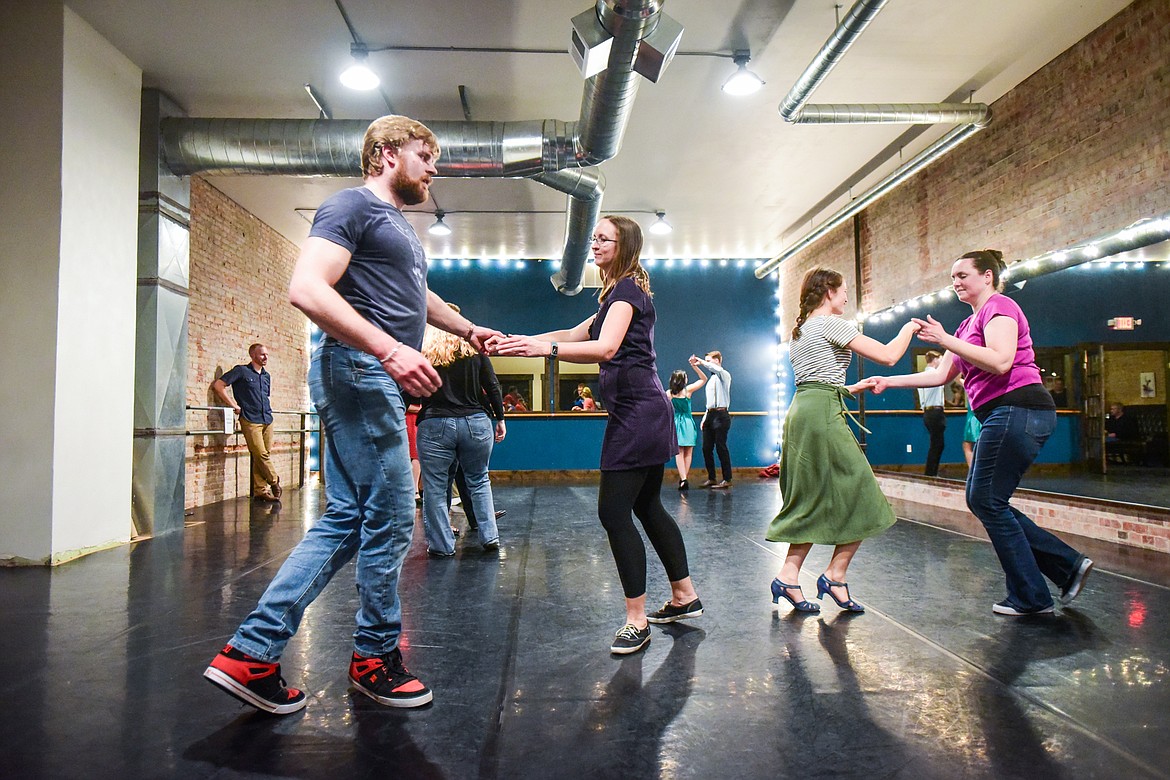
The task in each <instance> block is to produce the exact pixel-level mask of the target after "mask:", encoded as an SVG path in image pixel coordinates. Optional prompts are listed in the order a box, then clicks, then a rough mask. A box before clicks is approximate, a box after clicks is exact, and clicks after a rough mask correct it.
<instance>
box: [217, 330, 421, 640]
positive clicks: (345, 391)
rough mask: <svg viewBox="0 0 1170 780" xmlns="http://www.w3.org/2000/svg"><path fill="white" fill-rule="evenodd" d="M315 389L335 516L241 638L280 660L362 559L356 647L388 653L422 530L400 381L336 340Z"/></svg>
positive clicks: (320, 353) (316, 373)
mask: <svg viewBox="0 0 1170 780" xmlns="http://www.w3.org/2000/svg"><path fill="white" fill-rule="evenodd" d="M309 392H310V393H311V395H312V398H313V403H314V404H316V406H317V412H318V413H319V414H320V416H321V424H322V426H323V427H324V428H325V432H326V436H325V474H326V482H325V514H324V515H322V516H321V519H319V520H318V521H317V523H316V524H315V525H314V526H313V527H312V528H310V529H309V531H308V533H306V534H305V537H304V538H303V539H302V540H301V542H300V544H298V545H297V546H296V548H295V549H294V550H293V551H292V553H291V554H290V555H289V557H288V558H287V559H286V560H285V562H284V564H283V565H282V566H281V567H280V570H279V571H278V572H277V573H276V576H275V577H274V578H273V580H272V582H271V584H269V586H268V590H266V591H265V592H264V595H263V596H262V597H261V598H260V603H259V604H258V605H257V606H256V609H255V610H253V612H252V614H250V615H249V616H248V617H247V619H246V620H244V622H243V624H242V625H241V626H240V628H239V629H238V630H237V631H236V634H235V636H233V637H232V639H231V644H232V646H233V647H235V648H237V649H239V650H242V651H243V652H245V653H247V654H248V655H251V656H253V657H255V658H258V659H260V660H262V661H269V662H272V661H276V660H277V659H279V658H280V655H281V653H282V652H283V651H284V647H285V645H286V644H287V643H288V640H289V639H290V638H292V635H293V634H295V633H296V631H297V628H298V627H299V626H300V622H301V617H302V615H303V614H304V612H305V608H306V607H308V606H309V604H311V603H312V601H313V599H315V598H316V597H317V595H318V594H319V593H320V592H321V591H322V590H324V588H325V586H326V585H328V584H329V580H330V579H331V578H332V577H333V575H334V574H336V573H337V572H338V570H339V569H341V567H342V566H344V565H345V564H346V563H348V562H349V560H350V559H351V558H353V556H354V555H355V554H356V555H357V590H358V600H359V607H358V612H357V629H356V630H355V631H354V635H353V637H354V650H356V651H357V652H358V653H360V654H362V655H364V656H378V655H385V654H387V653H389V652H391V651H392V650H393V649H394V648H395V647H397V646H398V636H399V634H401V633H402V606H401V604H400V603H399V601H398V574H399V571H400V569H401V568H402V562H403V561H404V560H405V559H406V553H407V551H408V550H409V549H410V542H411V537H412V536H413V533H414V510H415V506H414V485H413V478H412V475H411V471H410V450H409V447H408V444H407V440H406V419H405V405H404V404H403V401H402V394H401V392H400V390H399V388H398V384H397V383H396V382H395V381H394V380H393V379H391V378H390V375H389V374H387V373H386V370H385V369H383V368H382V366H381V365H380V364H379V363H378V359H377V358H375V357H373V356H372V355H368V354H366V353H364V352H361V351H359V350H356V349H351V348H350V347H346V346H343V345H341V344H338V343H337V342H335V341H331V340H326V342H325V343H324V344H323V345H322V346H321V347H320V348H319V349H318V350H317V351H316V352H315V353H314V354H313V360H312V363H311V365H310V367H309Z"/></svg>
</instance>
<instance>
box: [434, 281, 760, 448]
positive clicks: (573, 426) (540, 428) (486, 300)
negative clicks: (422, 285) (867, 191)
mask: <svg viewBox="0 0 1170 780" xmlns="http://www.w3.org/2000/svg"><path fill="white" fill-rule="evenodd" d="M519 265H520V266H522V267H518V264H517V263H516V262H515V261H510V262H509V263H507V264H506V267H504V266H503V264H500V263H497V262H487V263H484V262H479V261H473V262H472V263H471V264H470V265H469V266H466V267H465V266H463V265H462V263H460V262H459V261H454V262H450V263H448V262H444V261H441V260H440V261H432V262H431V268H430V272H429V274H428V277H427V282H428V284H429V286H430V287H431V289H433V290H434V291H435V292H436V293H438V294H439V295H440V296H442V297H443V298H444V299H445V300H448V301H451V302H453V303H456V304H458V305H459V306H460V308H461V309H462V310H463V313H464V314H465V315H467V316H468V317H470V318H471V319H472V320H474V321H475V322H477V323H481V324H483V325H486V326H489V327H493V328H497V329H499V330H501V331H504V332H505V333H540V332H544V331H548V330H556V329H559V328H567V327H571V326H573V325H576V324H577V323H579V322H581V321H582V320H584V319H586V318H588V317H590V316H591V315H592V314H593V313H594V312H596V311H597V298H596V294H597V291H596V290H588V289H586V290H583V291H582V292H581V293H580V294H579V295H576V296H573V297H568V296H564V295H561V294H559V293H557V292H556V290H555V289H553V286H552V284H551V283H550V282H549V277H550V276H552V274H553V273H554V268H553V265H552V263H550V262H536V261H525V262H524V263H522V264H519ZM754 265H755V263H754V262H748V263H746V264H745V265H744V266H743V267H737V265H736V262H735V261H728V263H727V265H721V264H720V262H719V261H711V262H710V263H709V265H707V266H706V267H704V266H703V265H701V264H700V263H699V262H698V261H694V262H692V263H690V264H689V265H683V264H682V263H681V262H680V261H675V262H674V263H673V264H672V265H671V266H664V265H663V264H662V263H661V262H651V264H650V265H649V269H648V270H649V271H650V278H651V287H652V289H653V291H654V307H655V310H656V311H657V314H658V322H657V325H656V328H655V348H656V351H657V354H658V369H659V376H660V377H661V378H662V380H663V384H666V380H667V379H668V378H669V376H670V372H671V370H673V369H676V368H677V369H684V368H687V358H688V357H690V355H691V354H692V353H695V354H699V355H702V354H704V353H705V352H707V351H710V350H719V351H720V352H722V353H723V362H724V365H725V366H726V367H727V369H728V370H729V371H730V372H731V373H732V390H731V394H732V411H733V412H769V411H770V410H771V409H772V399H773V392H774V390H773V381H772V380H773V377H774V373H775V369H774V361H775V354H776V352H775V349H776V332H775V324H774V317H775V314H774V310H775V291H776V286H775V281H774V280H766V281H761V280H758V279H756V278H755V276H754V275H753V274H752V268H753V267H754ZM693 401H694V408H695V410H696V411H700V412H701V411H702V410H703V408H704V401H705V396H704V394H703V392H702V391H700V392H699V393H697V394H696V395H695V397H694V399H693ZM773 425H774V424H773V420H772V419H771V418H770V417H768V416H752V417H743V416H735V417H733V421H732V427H731V434H730V436H729V441H728V446H729V448H730V449H731V454H732V462H733V463H734V464H735V465H736V466H764V465H767V464H768V463H771V462H773V461H774V449H775V446H774V442H773V441H772V439H773V433H772V430H773ZM604 426H605V420H604V418H599V417H574V416H571V415H568V414H565V415H559V416H555V417H553V418H549V417H545V416H535V415H534V416H532V417H527V416H524V415H517V416H514V417H511V418H509V420H508V437H507V439H505V441H504V443H503V444H502V445H500V446H499V447H497V448H496V451H495V453H494V454H493V456H492V468H493V469H503V470H531V469H592V468H597V464H598V461H599V458H600V452H601V435H602V431H603V429H604ZM701 461H702V457H701V455H700V454H699V453H696V454H695V463H696V466H698V465H699V464H700V463H701Z"/></svg>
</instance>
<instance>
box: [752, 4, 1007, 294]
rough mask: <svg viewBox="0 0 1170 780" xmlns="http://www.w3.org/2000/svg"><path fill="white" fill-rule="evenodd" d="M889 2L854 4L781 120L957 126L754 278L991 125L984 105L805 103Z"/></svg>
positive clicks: (795, 88)
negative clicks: (950, 124) (948, 124)
mask: <svg viewBox="0 0 1170 780" xmlns="http://www.w3.org/2000/svg"><path fill="white" fill-rule="evenodd" d="M886 2H888V0H858V1H857V3H855V4H854V6H853V7H852V8H850V9H849V13H847V14H846V15H845V18H844V19H843V20H841V23H840V24H838V25H837V28H836V29H835V30H833V33H832V34H831V35H830V36H829V39H828V40H827V41H825V44H824V45H823V46H822V47H821V49H820V51H818V52H817V53H816V55H815V56H814V57H813V60H812V62H811V63H809V66H808V67H807V68H805V70H804V73H802V74H801V75H800V78H798V79H797V80H796V83H795V84H794V85H793V86H792V89H790V90H789V91H788V94H787V95H786V96H785V97H784V100H782V101H781V102H780V106H779V108H778V110H779V111H780V116H782V117H783V118H784V120H785V121H787V122H793V123H797V124H936V123H951V122H954V123H962V124H960V125H959V127H956V128H955V129H954V130H952V131H951V132H949V133H947V134H946V135H945V136H943V137H942V138H940V139H939V140H938V141H936V142H934V143H933V144H932V145H931V146H929V147H928V148H926V149H924V150H923V151H922V152H921V153H920V154H919V155H918V156H917V157H915V158H913V159H912V160H910V161H909V162H907V163H905V164H903V165H902V166H900V167H899V168H898V169H897V170H896V171H894V172H893V173H891V174H890V175H889V176H887V177H886V178H884V179H882V180H881V181H880V182H878V183H877V184H875V185H874V186H873V187H871V188H870V189H869V190H868V191H867V192H865V193H864V194H862V195H861V196H859V197H858V198H856V199H854V200H852V201H850V202H849V203H848V204H847V205H845V206H844V207H843V208H841V209H840V210H839V211H837V213H835V214H833V215H832V216H831V217H829V218H828V219H826V220H825V221H824V222H822V223H821V224H820V225H818V226H817V227H815V228H813V229H812V230H811V231H810V232H809V233H807V234H806V235H805V236H803V237H802V238H801V239H800V240H798V241H797V242H796V243H795V244H793V245H792V246H790V247H789V248H788V249H785V250H784V251H783V252H781V253H780V254H779V255H777V256H775V257H773V258H772V259H770V260H768V261H766V262H764V263H763V264H761V265H760V266H759V267H758V268H756V272H755V273H756V278H758V279H763V278H764V277H765V276H767V275H768V274H770V273H771V272H772V271H774V270H775V269H776V267H777V266H779V265H780V264H781V263H782V262H784V261H785V260H787V259H788V258H790V257H792V256H793V255H795V254H797V253H798V252H801V251H802V250H804V249H806V248H807V247H808V246H810V245H811V244H813V243H814V242H816V241H818V240H819V239H821V238H823V237H824V236H825V235H827V234H828V233H829V232H830V231H832V230H833V229H834V228H836V227H837V226H838V225H840V224H841V223H842V222H844V221H845V220H847V219H849V218H850V217H852V216H853V215H854V214H856V213H858V212H859V211H862V210H863V209H865V208H866V207H868V206H869V205H870V204H871V203H873V202H875V201H876V200H878V199H879V198H881V197H882V196H883V195H885V194H886V193H887V192H889V191H890V190H892V189H893V188H894V187H897V186H898V185H899V184H901V183H902V182H903V181H905V180H906V179H908V178H909V177H911V176H913V175H914V174H915V173H917V172H918V171H920V170H922V169H923V168H925V167H926V166H928V165H930V164H931V163H932V162H934V161H935V160H937V159H938V158H940V157H942V156H943V155H945V154H946V153H947V152H949V151H950V150H951V149H953V148H955V147H956V146H958V145H959V144H961V143H962V142H963V141H965V140H967V139H968V138H970V137H971V136H972V135H974V134H975V133H977V132H979V131H980V130H982V129H983V128H984V127H986V126H987V125H988V124H989V123H990V122H991V108H990V107H989V106H987V105H986V104H983V103H903V104H853V103H844V104H825V105H810V104H808V99H809V97H811V96H812V93H813V90H815V89H816V88H817V87H818V86H819V85H820V83H821V82H822V81H824V80H825V77H826V76H827V75H829V71H831V70H832V69H833V67H834V66H835V65H836V64H837V63H838V62H839V61H840V60H841V57H843V56H844V55H845V52H846V51H848V50H849V47H850V46H852V45H853V42H854V41H855V40H857V36H859V35H860V34H861V32H862V31H863V30H864V29H865V28H866V27H867V26H868V25H869V23H870V22H871V21H873V18H874V17H875V16H876V15H877V13H878V11H880V10H882V7H883V6H884V5H885V4H886Z"/></svg>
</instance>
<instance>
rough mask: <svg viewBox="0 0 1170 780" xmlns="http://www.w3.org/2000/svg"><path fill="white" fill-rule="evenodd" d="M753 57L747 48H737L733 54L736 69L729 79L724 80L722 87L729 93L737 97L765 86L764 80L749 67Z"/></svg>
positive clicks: (732, 58)
mask: <svg viewBox="0 0 1170 780" xmlns="http://www.w3.org/2000/svg"><path fill="white" fill-rule="evenodd" d="M751 59H752V54H751V52H750V51H748V50H747V49H737V50H736V52H735V53H734V54H733V55H731V60H732V62H734V63H735V65H736V70H735V73H732V74H731V75H730V76H729V77H728V78H727V81H725V82H723V88H722V89H723V91H724V92H726V93H727V94H728V95H735V96H737V97H740V96H742V95H750V94H752V93H753V92H758V91H759V89H760V87H762V86H764V80H763V79H762V78H760V77H759V76H757V75H756V74H754V73H752V72H751V71H750V70H748V69H747V64H748V63H749V62H751Z"/></svg>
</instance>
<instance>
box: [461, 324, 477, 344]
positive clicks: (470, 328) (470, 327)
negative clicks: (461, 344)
mask: <svg viewBox="0 0 1170 780" xmlns="http://www.w3.org/2000/svg"><path fill="white" fill-rule="evenodd" d="M472 333H475V323H470V324H469V325H468V327H467V332H466V333H464V334H463V340H464V341H471V334H472Z"/></svg>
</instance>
